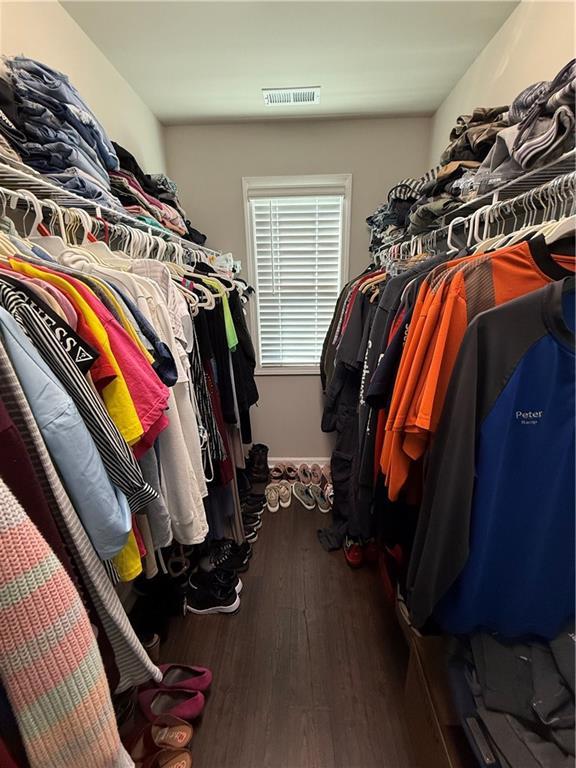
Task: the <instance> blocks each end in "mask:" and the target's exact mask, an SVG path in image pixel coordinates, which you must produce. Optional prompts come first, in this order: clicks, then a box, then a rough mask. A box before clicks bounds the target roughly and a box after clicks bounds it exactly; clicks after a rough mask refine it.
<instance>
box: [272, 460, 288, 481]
mask: <svg viewBox="0 0 576 768" xmlns="http://www.w3.org/2000/svg"><path fill="white" fill-rule="evenodd" d="M285 469H286V467H285V465H284V464H283V463H282V462H278V464H274V466H273V467H272V469H271V470H270V479H271V480H272V482H273V483H277V482H278V481H279V480H282V478H283V477H284V471H285Z"/></svg>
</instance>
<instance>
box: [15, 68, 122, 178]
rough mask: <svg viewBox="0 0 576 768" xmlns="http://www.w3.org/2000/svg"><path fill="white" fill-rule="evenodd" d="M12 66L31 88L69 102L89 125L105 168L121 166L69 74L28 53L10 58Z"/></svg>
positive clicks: (85, 123) (78, 117) (81, 121)
mask: <svg viewBox="0 0 576 768" xmlns="http://www.w3.org/2000/svg"><path fill="white" fill-rule="evenodd" d="M9 66H11V69H12V71H13V73H14V74H15V75H16V76H17V77H18V78H19V79H20V80H21V82H23V83H24V84H25V85H27V86H28V87H29V88H31V89H32V90H35V91H36V92H39V93H41V94H43V95H46V96H51V97H52V98H53V99H55V100H57V101H59V102H61V103H63V104H66V105H67V106H68V109H69V112H70V114H71V115H74V116H75V119H76V121H78V122H80V123H82V124H84V125H85V126H86V127H88V128H89V130H90V132H91V134H92V136H93V138H94V141H95V143H96V146H97V148H98V153H99V155H100V157H101V158H102V160H103V161H104V164H105V167H106V168H109V169H110V170H114V169H116V168H119V162H118V157H117V155H116V152H115V150H114V147H113V146H112V143H111V142H110V139H109V138H108V136H107V135H106V132H105V130H104V128H103V127H102V126H101V124H100V123H99V122H98V120H97V119H96V117H95V116H94V114H93V113H92V111H91V110H90V108H89V107H88V105H87V104H86V103H85V102H84V100H83V99H82V97H81V96H80V94H79V93H78V91H77V90H76V88H74V86H73V85H72V83H71V82H70V81H69V79H68V78H67V77H66V75H64V74H62V73H61V72H58V71H56V70H54V69H50V67H47V66H46V65H45V64H40V63H39V62H37V61H34V60H33V59H28V58H26V57H25V56H16V57H15V58H14V59H11V61H10V62H9Z"/></svg>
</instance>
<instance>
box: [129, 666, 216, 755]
mask: <svg viewBox="0 0 576 768" xmlns="http://www.w3.org/2000/svg"><path fill="white" fill-rule="evenodd" d="M159 669H160V671H161V672H162V680H161V682H159V683H155V682H154V683H147V684H145V685H142V686H140V688H139V689H138V704H139V706H140V710H141V711H142V714H143V715H144V717H145V718H146V719H147V720H148V721H149V724H148V725H147V726H146V727H145V728H144V729H139V730H138V731H135V732H133V733H132V734H131V735H130V736H128V738H126V739H124V743H125V745H126V748H127V750H128V752H129V754H130V757H131V758H132V760H133V761H134V763H135V764H136V765H143V766H146V768H191V766H192V753H191V751H190V749H189V747H190V742H191V741H192V735H193V733H194V731H193V728H192V725H191V724H190V721H192V720H195V719H196V718H197V717H199V716H200V715H201V714H202V711H203V710H204V705H205V703H206V698H205V694H206V692H207V690H208V689H209V688H210V685H211V684H212V672H211V671H210V670H209V669H206V667H192V666H187V665H183V664H161V665H160V667H159Z"/></svg>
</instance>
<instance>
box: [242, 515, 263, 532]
mask: <svg viewBox="0 0 576 768" xmlns="http://www.w3.org/2000/svg"><path fill="white" fill-rule="evenodd" d="M242 523H243V524H244V530H246V528H250V529H252V530H254V531H259V530H260V528H262V516H261V515H250V514H248V513H244V514H243V515H242Z"/></svg>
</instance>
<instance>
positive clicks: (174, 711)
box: [138, 688, 204, 722]
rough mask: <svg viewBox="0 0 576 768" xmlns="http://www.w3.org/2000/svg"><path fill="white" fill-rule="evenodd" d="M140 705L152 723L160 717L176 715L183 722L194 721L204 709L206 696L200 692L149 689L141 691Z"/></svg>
mask: <svg viewBox="0 0 576 768" xmlns="http://www.w3.org/2000/svg"><path fill="white" fill-rule="evenodd" d="M138 703H139V704H140V709H141V710H142V713H143V715H144V717H146V719H147V720H150V721H151V722H154V720H155V719H156V718H157V717H158V716H159V715H174V717H180V718H181V719H182V720H194V719H195V718H196V717H198V716H199V715H200V714H201V712H202V710H203V709H204V696H203V695H202V694H201V693H200V691H187V690H184V691H182V690H179V689H178V688H171V689H168V690H164V689H162V688H149V689H148V690H146V691H140V693H139V694H138Z"/></svg>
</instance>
